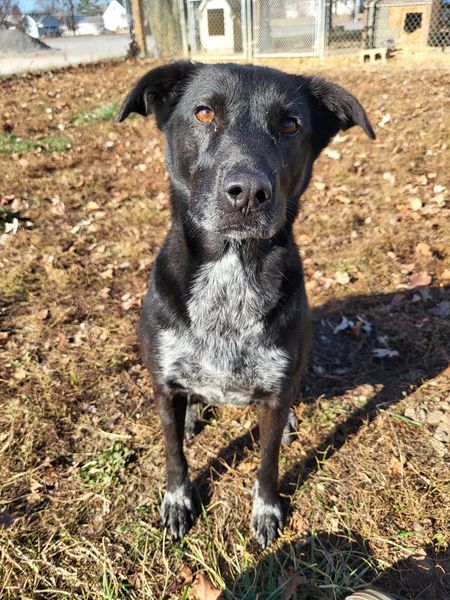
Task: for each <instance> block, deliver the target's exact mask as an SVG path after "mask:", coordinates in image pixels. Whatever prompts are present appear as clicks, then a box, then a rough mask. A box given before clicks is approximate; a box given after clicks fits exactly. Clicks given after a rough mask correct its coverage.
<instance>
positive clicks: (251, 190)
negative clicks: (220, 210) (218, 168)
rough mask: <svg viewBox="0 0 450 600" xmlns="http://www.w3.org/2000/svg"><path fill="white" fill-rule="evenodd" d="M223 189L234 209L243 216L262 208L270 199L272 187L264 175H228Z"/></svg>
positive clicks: (240, 173) (246, 173)
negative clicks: (239, 211)
mask: <svg viewBox="0 0 450 600" xmlns="http://www.w3.org/2000/svg"><path fill="white" fill-rule="evenodd" d="M224 189H225V193H226V195H227V198H228V200H229V201H230V203H231V204H232V205H233V206H234V208H236V209H237V210H241V211H242V212H243V213H245V214H247V213H249V212H250V211H252V210H256V209H258V208H262V207H263V205H264V204H265V203H266V202H268V201H269V200H270V199H271V198H272V185H271V183H270V181H269V179H268V177H267V176H266V175H265V174H264V173H252V172H244V171H242V172H239V173H236V172H234V173H229V174H228V175H227V176H226V177H225V180H224Z"/></svg>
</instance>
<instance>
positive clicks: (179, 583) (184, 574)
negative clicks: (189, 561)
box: [167, 564, 194, 594]
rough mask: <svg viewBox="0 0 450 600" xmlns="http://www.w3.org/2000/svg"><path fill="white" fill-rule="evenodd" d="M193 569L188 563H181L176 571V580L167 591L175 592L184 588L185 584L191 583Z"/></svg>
mask: <svg viewBox="0 0 450 600" xmlns="http://www.w3.org/2000/svg"><path fill="white" fill-rule="evenodd" d="M193 578H194V577H193V575H192V571H191V569H190V568H189V567H188V566H187V565H184V564H183V565H181V567H180V568H179V569H178V571H177V573H176V579H175V581H174V582H173V583H172V584H171V585H170V586H169V588H168V590H167V592H168V593H169V594H173V593H175V592H177V591H179V590H180V589H181V588H183V587H184V586H185V585H190V584H191V583H192V580H193Z"/></svg>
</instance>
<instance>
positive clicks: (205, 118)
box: [195, 106, 216, 123]
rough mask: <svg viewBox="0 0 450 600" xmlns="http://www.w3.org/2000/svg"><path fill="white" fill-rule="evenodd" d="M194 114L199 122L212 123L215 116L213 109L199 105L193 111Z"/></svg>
mask: <svg viewBox="0 0 450 600" xmlns="http://www.w3.org/2000/svg"><path fill="white" fill-rule="evenodd" d="M195 116H196V117H197V119H198V120H199V121H200V122H201V123H212V122H213V121H214V119H215V118H216V115H215V114H214V111H213V110H211V109H210V108H208V107H207V106H199V107H198V108H197V110H196V111H195Z"/></svg>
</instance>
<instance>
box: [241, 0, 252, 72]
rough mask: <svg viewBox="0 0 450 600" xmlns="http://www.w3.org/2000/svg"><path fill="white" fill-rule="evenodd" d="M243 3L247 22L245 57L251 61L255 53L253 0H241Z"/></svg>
mask: <svg viewBox="0 0 450 600" xmlns="http://www.w3.org/2000/svg"><path fill="white" fill-rule="evenodd" d="M241 2H242V3H243V4H245V22H246V24H247V36H246V42H247V48H246V50H247V52H246V55H247V56H246V58H247V60H248V62H253V57H254V55H255V41H254V39H253V17H254V13H253V8H254V7H253V0H241Z"/></svg>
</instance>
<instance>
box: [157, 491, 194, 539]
mask: <svg viewBox="0 0 450 600" xmlns="http://www.w3.org/2000/svg"><path fill="white" fill-rule="evenodd" d="M160 514H161V519H162V522H163V525H164V526H165V527H167V528H168V529H170V533H171V534H172V536H173V537H174V538H175V539H176V540H181V539H183V538H184V536H185V535H186V533H187V532H188V531H189V529H190V528H191V527H192V524H193V523H194V518H195V513H194V504H193V502H192V492H191V486H190V483H185V484H183V485H180V487H178V488H177V489H176V490H175V491H173V492H166V494H165V496H164V500H163V501H162V504H161V511H160Z"/></svg>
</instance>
